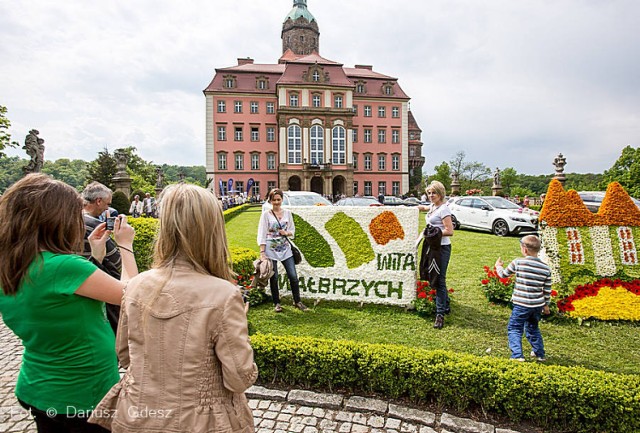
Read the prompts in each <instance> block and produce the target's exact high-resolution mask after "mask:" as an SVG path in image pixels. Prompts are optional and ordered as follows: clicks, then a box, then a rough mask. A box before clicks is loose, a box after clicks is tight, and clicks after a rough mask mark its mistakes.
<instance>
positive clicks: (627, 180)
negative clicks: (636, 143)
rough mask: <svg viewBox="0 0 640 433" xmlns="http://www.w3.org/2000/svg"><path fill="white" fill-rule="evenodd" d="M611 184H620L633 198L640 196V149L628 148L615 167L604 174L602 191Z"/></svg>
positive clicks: (601, 185)
mask: <svg viewBox="0 0 640 433" xmlns="http://www.w3.org/2000/svg"><path fill="white" fill-rule="evenodd" d="M611 182H619V183H620V185H622V186H623V187H624V189H626V190H627V192H628V193H629V194H630V195H632V196H633V197H638V196H640V148H638V149H635V148H633V147H631V146H627V147H625V148H624V149H622V154H621V155H620V157H619V158H618V160H617V161H616V162H615V163H614V164H613V166H612V167H611V168H610V169H609V170H606V171H605V172H604V175H603V176H602V181H601V183H600V189H602V190H604V189H606V188H607V185H609V184H610V183H611Z"/></svg>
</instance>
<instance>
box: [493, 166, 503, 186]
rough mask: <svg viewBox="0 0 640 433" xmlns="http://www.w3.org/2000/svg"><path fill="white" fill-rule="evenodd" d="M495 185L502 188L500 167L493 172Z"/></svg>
mask: <svg viewBox="0 0 640 433" xmlns="http://www.w3.org/2000/svg"><path fill="white" fill-rule="evenodd" d="M493 186H494V188H500V187H501V186H502V184H501V183H500V168H499V167H496V171H495V172H494V173H493Z"/></svg>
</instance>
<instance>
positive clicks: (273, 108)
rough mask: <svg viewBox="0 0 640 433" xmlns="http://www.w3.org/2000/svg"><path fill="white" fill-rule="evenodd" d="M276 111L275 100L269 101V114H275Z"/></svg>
mask: <svg viewBox="0 0 640 433" xmlns="http://www.w3.org/2000/svg"><path fill="white" fill-rule="evenodd" d="M275 112H276V109H275V104H274V103H273V102H267V114H273V113H275Z"/></svg>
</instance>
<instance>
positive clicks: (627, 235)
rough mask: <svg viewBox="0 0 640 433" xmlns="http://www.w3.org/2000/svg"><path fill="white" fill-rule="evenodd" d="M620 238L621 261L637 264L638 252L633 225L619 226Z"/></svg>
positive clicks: (626, 263) (625, 263)
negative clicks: (632, 229)
mask: <svg viewBox="0 0 640 433" xmlns="http://www.w3.org/2000/svg"><path fill="white" fill-rule="evenodd" d="M618 238H619V239H620V261H621V262H622V264H623V265H637V264H638V253H637V251H636V243H635V241H634V239H633V232H632V231H631V227H618Z"/></svg>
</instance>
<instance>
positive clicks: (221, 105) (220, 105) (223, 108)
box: [218, 100, 227, 113]
mask: <svg viewBox="0 0 640 433" xmlns="http://www.w3.org/2000/svg"><path fill="white" fill-rule="evenodd" d="M226 112H227V103H226V102H225V101H222V100H221V101H218V113H226Z"/></svg>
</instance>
